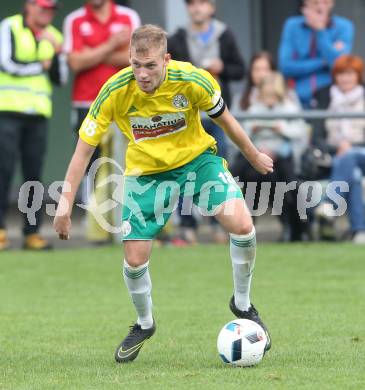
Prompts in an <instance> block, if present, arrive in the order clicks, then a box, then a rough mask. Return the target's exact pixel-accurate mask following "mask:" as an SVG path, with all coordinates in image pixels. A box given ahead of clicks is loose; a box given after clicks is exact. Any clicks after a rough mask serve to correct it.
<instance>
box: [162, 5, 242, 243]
mask: <svg viewBox="0 0 365 390" xmlns="http://www.w3.org/2000/svg"><path fill="white" fill-rule="evenodd" d="M185 2H186V5H187V11H188V14H189V16H190V25H189V26H186V27H185V28H179V29H178V30H177V31H176V33H175V34H174V35H172V36H171V37H170V38H169V39H168V51H169V53H170V54H171V57H172V59H174V60H178V61H188V62H191V63H192V64H194V65H195V66H197V67H199V68H203V69H205V70H207V71H208V72H209V73H211V74H212V75H213V76H214V77H215V78H216V79H217V80H218V82H219V84H220V86H221V89H222V96H223V98H224V100H225V102H226V104H227V106H230V103H231V94H230V89H229V81H233V80H241V79H242V78H243V77H244V75H245V65H244V62H243V59H242V56H241V54H240V52H239V50H238V47H237V44H236V41H235V38H234V36H233V34H232V32H231V31H230V30H229V28H228V27H227V26H226V24H224V23H223V22H221V21H219V20H217V19H215V18H214V14H215V10H216V9H215V5H216V4H215V3H216V2H215V1H214V0H185ZM202 124H203V126H204V129H205V130H206V131H207V132H208V133H209V134H211V135H212V136H213V137H214V138H215V139H216V141H217V147H218V152H217V154H218V155H219V156H221V157H224V158H225V157H226V156H227V141H226V136H225V134H224V133H223V132H222V130H221V129H220V128H219V127H218V126H217V125H216V124H215V123H214V122H213V121H212V120H210V119H209V118H203V120H202ZM181 224H182V227H184V228H185V230H186V233H187V234H185V235H186V238H187V240H188V241H191V242H195V237H194V236H195V234H194V230H195V229H196V227H197V226H196V221H195V219H194V217H193V216H182V218H181ZM215 240H216V241H218V242H224V241H225V237H224V235H223V234H222V232H216V233H215Z"/></svg>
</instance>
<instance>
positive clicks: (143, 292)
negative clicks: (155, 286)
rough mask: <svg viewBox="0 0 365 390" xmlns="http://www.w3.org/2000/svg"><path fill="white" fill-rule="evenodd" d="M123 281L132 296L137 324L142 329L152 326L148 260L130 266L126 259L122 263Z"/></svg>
mask: <svg viewBox="0 0 365 390" xmlns="http://www.w3.org/2000/svg"><path fill="white" fill-rule="evenodd" d="M123 275H124V281H125V284H126V286H127V288H128V291H129V294H130V296H131V298H132V301H133V304H134V307H135V308H136V311H137V314H138V320H137V322H138V324H140V325H141V327H142V329H148V328H151V327H152V326H153V318H152V298H151V289H152V283H151V278H150V273H149V270H148V262H147V263H145V264H143V265H141V266H139V267H131V266H130V265H129V264H128V263H127V261H126V260H124V265H123Z"/></svg>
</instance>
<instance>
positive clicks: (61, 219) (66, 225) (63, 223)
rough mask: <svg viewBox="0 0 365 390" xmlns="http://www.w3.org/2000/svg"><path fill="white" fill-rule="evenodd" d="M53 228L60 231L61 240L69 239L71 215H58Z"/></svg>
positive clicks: (57, 231)
mask: <svg viewBox="0 0 365 390" xmlns="http://www.w3.org/2000/svg"><path fill="white" fill-rule="evenodd" d="M53 228H54V230H55V231H56V233H58V238H59V239H60V240H68V239H69V238H70V230H71V217H70V216H69V215H56V216H55V218H54V221H53Z"/></svg>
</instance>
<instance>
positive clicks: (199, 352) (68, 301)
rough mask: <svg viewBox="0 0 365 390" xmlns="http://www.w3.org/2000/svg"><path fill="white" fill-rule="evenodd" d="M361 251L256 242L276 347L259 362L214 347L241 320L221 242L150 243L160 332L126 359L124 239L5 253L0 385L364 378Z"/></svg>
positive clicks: (295, 384)
mask: <svg viewBox="0 0 365 390" xmlns="http://www.w3.org/2000/svg"><path fill="white" fill-rule="evenodd" d="M364 253H365V252H364V248H363V247H355V246H353V245H340V244H339V245H322V244H313V245H308V246H305V245H279V244H271V245H269V244H264V245H260V246H259V251H258V259H257V263H256V269H255V274H254V283H253V291H252V298H253V302H254V303H255V305H256V307H257V308H258V309H259V311H260V314H261V316H262V318H263V319H264V321H265V322H266V324H267V325H268V327H269V329H270V331H271V335H272V338H273V347H272V349H271V351H270V352H269V353H268V354H267V355H266V356H265V358H264V360H263V361H262V362H261V363H260V364H259V365H258V366H256V367H253V368H230V367H227V366H225V365H224V364H223V363H222V362H221V361H220V359H219V357H218V355H217V352H216V338H217V335H218V332H219V330H220V328H221V326H223V325H224V324H225V323H226V322H228V321H229V320H231V319H233V317H232V315H231V314H230V312H229V309H228V300H229V298H230V296H231V294H232V284H231V265H230V260H229V257H228V250H227V248H226V247H224V246H213V245H207V246H198V247H195V248H188V249H176V248H159V249H155V250H154V253H153V256H152V261H151V275H152V280H153V298H154V306H155V309H154V315H155V318H156V321H157V332H156V335H155V336H154V337H153V338H152V339H151V340H150V341H149V342H147V343H146V344H145V346H144V348H143V349H142V352H141V354H140V356H139V358H138V360H136V361H135V362H134V363H132V364H128V365H117V364H116V363H115V362H114V356H113V355H114V350H115V348H116V346H117V345H118V343H119V342H120V340H121V339H122V337H123V336H124V335H125V333H126V332H127V328H128V325H130V324H131V322H132V321H133V320H134V319H135V316H134V311H133V308H132V305H131V303H130V300H129V297H128V294H127V291H126V288H125V287H124V283H123V281H122V278H121V260H122V258H123V255H122V252H121V250H120V248H119V247H108V248H98V249H84V250H64V251H57V252H53V253H52V252H51V253H42V254H35V253H24V252H17V251H13V252H8V253H3V254H0V389H109V388H110V389H112V388H113V389H114V388H124V389H147V388H148V389H172V388H174V389H209V390H210V389H224V390H225V389H311V390H313V389H356V390H358V389H365V365H364V361H365V303H364V301H365V255H364ZM122 386H123V387H122Z"/></svg>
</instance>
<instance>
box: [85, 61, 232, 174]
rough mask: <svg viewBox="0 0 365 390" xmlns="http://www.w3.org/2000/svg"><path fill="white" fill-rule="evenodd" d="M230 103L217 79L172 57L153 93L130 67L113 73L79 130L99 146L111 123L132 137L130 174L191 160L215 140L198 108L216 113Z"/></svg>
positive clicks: (91, 142)
mask: <svg viewBox="0 0 365 390" xmlns="http://www.w3.org/2000/svg"><path fill="white" fill-rule="evenodd" d="M224 108H225V104H224V102H223V99H222V97H221V91H220V87H219V85H218V83H217V81H216V80H215V79H214V78H213V77H212V76H211V75H210V74H209V73H208V72H206V71H205V70H203V69H198V68H196V67H194V66H193V65H192V64H190V63H188V62H180V61H170V62H169V64H168V65H167V67H166V76H165V79H164V81H163V82H162V84H161V85H160V87H159V88H158V89H157V90H156V91H155V92H154V93H153V94H147V93H145V92H143V91H142V90H141V89H140V88H139V87H138V84H137V82H136V80H135V78H134V75H133V71H132V68H131V67H128V68H125V69H123V70H121V71H120V72H118V73H116V74H115V75H114V76H112V77H111V78H110V79H109V80H108V81H107V82H106V83H105V84H104V86H103V87H102V89H101V90H100V92H99V95H98V97H97V98H96V99H95V101H94V102H93V104H92V105H91V107H90V110H89V113H88V115H87V117H86V118H85V120H84V122H83V124H82V126H81V128H80V131H79V135H80V138H81V139H82V140H83V141H85V142H86V143H88V144H89V145H92V146H97V145H98V143H99V142H100V140H101V138H102V136H103V135H104V134H105V132H106V131H108V128H109V126H110V124H111V123H112V122H115V123H116V125H117V126H118V128H119V129H120V130H121V131H122V133H123V134H124V135H125V136H126V137H127V139H128V146H127V151H126V172H125V174H126V175H131V174H133V171H135V170H138V171H139V172H141V174H142V175H148V174H153V173H158V172H164V171H169V170H171V169H174V168H177V167H180V166H182V165H185V164H187V163H189V162H190V161H192V160H193V159H194V158H195V157H197V156H198V155H200V154H201V153H203V152H204V151H205V150H206V149H208V148H209V147H215V144H216V141H215V139H214V138H213V137H212V136H210V135H209V134H208V133H207V132H206V131H205V130H204V128H203V126H202V124H201V121H200V113H199V111H200V110H202V111H206V112H207V114H208V115H209V116H210V117H212V118H214V117H216V116H218V115H220V114H221V113H222V112H223V110H224Z"/></svg>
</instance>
